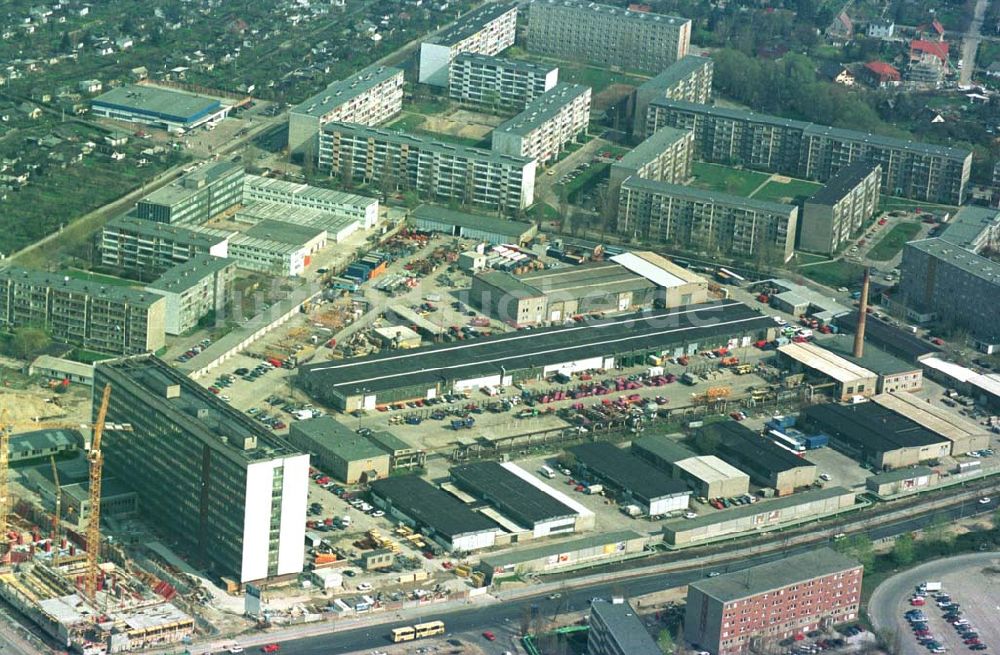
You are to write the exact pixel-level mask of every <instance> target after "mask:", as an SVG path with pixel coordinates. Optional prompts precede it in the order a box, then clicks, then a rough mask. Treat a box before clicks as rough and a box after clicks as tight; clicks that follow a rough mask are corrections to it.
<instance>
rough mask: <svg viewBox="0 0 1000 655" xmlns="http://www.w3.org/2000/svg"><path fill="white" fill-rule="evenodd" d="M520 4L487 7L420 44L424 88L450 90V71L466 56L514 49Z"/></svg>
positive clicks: (495, 4) (419, 79) (421, 76)
mask: <svg viewBox="0 0 1000 655" xmlns="http://www.w3.org/2000/svg"><path fill="white" fill-rule="evenodd" d="M516 32H517V3H516V2H503V3H492V2H491V3H487V4H485V5H483V6H481V7H479V8H478V9H476V10H474V11H471V12H469V13H467V14H465V15H464V16H462V17H461V18H459V19H458V20H457V21H455V22H454V23H453V24H452V25H451V26H450V27H448V28H446V29H444V30H443V31H441V32H438V33H437V34H435V35H434V36H432V37H431V38H430V39H428V40H427V41H424V42H423V43H421V44H420V70H419V73H418V76H417V80H418V81H419V82H421V83H422V84H431V85H433V86H441V87H447V86H448V69H449V67H450V66H451V62H452V60H454V59H455V57H457V56H458V55H459V54H460V53H462V52H476V53H479V54H481V55H491V56H492V55H498V54H500V53H501V52H503V51H504V50H506V49H507V48H509V47H511V46H512V45H514V37H515V34H516Z"/></svg>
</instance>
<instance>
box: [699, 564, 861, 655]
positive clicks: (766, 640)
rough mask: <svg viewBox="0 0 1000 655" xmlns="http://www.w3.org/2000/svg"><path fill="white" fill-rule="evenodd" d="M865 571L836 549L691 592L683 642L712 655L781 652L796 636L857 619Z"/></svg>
mask: <svg viewBox="0 0 1000 655" xmlns="http://www.w3.org/2000/svg"><path fill="white" fill-rule="evenodd" d="M863 571H864V567H863V566H861V564H859V563H858V562H856V561H854V560H852V559H851V558H849V557H847V556H846V555H841V554H840V553H838V552H836V551H834V550H833V549H832V548H826V547H824V548H817V549H815V550H812V551H809V552H806V553H802V554H799V555H792V556H790V557H785V558H783V559H780V560H776V561H774V562H768V563H766V564H760V565H758V566H753V567H751V568H749V569H747V570H745V571H739V572H736V573H727V574H725V575H720V576H717V577H714V578H707V579H704V580H697V581H695V582H692V583H691V584H690V585H689V586H688V595H687V609H686V610H685V613H684V639H685V640H686V641H688V642H689V643H693V644H698V645H699V647H701V648H704V649H706V650H708V651H709V652H710V653H712V655H743V654H745V653H752V652H766V651H767V650H768V649H771V648H777V647H778V642H779V641H782V640H783V639H786V638H788V637H794V636H795V635H797V634H801V633H804V632H809V631H812V630H816V629H817V628H820V627H821V626H827V625H835V624H838V623H844V622H847V621H852V620H855V619H857V618H858V608H859V605H860V603H861V577H862V574H863Z"/></svg>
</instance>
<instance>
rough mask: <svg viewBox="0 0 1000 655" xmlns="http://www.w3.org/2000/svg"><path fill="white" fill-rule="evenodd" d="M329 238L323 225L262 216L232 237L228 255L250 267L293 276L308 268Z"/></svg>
mask: <svg viewBox="0 0 1000 655" xmlns="http://www.w3.org/2000/svg"><path fill="white" fill-rule="evenodd" d="M326 240H327V239H326V230H324V229H323V228H320V227H315V226H309V225H295V224H293V223H282V222H280V221H269V220H263V221H260V222H259V223H257V224H255V225H254V226H253V227H251V228H250V229H249V230H247V231H245V232H242V233H241V234H238V235H236V236H234V237H233V238H232V239H231V240H230V242H229V256H230V257H231V258H232V259H233V261H235V262H236V265H237V266H238V267H240V268H243V269H246V270H248V271H259V272H261V273H267V274H269V275H280V276H284V277H290V276H294V275H302V273H304V272H305V270H306V267H308V266H309V265H310V264H311V263H312V256H313V255H314V254H315V253H316V252H318V251H319V250H321V249H323V248H325V247H326Z"/></svg>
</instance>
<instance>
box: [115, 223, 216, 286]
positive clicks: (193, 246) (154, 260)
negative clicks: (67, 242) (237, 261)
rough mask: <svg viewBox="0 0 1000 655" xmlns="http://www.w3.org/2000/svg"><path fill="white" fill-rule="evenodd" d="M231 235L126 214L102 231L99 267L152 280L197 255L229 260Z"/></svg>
mask: <svg viewBox="0 0 1000 655" xmlns="http://www.w3.org/2000/svg"><path fill="white" fill-rule="evenodd" d="M230 234H231V233H227V232H222V231H220V230H211V229H207V228H197V229H194V228H191V227H180V226H178V225H168V224H166V223H156V222H153V221H145V220H143V219H141V218H136V217H135V216H134V215H132V214H125V215H122V216H118V217H117V218H113V219H111V220H110V221H108V222H107V223H106V224H105V225H104V228H103V230H102V231H101V241H100V248H101V265H102V266H105V267H107V268H110V269H113V270H115V271H117V272H120V273H122V274H126V275H128V276H130V277H135V278H139V279H145V280H151V279H155V278H156V276H159V275H162V274H163V273H165V272H166V271H167V270H168V269H170V268H173V267H174V266H176V265H177V264H181V263H183V262H186V261H188V260H189V259H191V258H192V257H195V256H198V255H212V256H213V257H228V256H229V237H230Z"/></svg>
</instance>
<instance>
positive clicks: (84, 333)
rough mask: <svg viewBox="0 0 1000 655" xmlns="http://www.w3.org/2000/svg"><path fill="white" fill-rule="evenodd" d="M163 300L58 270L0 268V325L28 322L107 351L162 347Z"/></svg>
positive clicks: (75, 342)
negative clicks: (61, 272) (66, 274)
mask: <svg viewBox="0 0 1000 655" xmlns="http://www.w3.org/2000/svg"><path fill="white" fill-rule="evenodd" d="M165 311H166V300H165V299H164V298H163V296H160V295H157V294H155V293H150V292H149V291H143V290H142V289H135V288H132V287H124V286H114V285H102V284H100V283H98V282H90V281H85V280H78V279H75V278H71V277H69V276H64V275H60V274H59V273H45V272H42V271H31V270H28V269H25V268H17V267H12V268H7V269H4V270H2V271H0V329H3V330H5V331H7V332H9V331H11V330H14V329H17V328H19V327H25V326H32V327H38V328H42V329H43V330H45V331H46V332H47V333H48V334H49V335H50V336H51V337H52V338H53V339H54V340H56V341H60V342H63V343H68V344H71V345H74V346H79V347H81V348H86V349H87V350H94V351H97V352H102V353H111V354H113V355H135V354H138V353H145V352H150V351H156V350H158V349H160V348H162V347H163V346H164V343H165V339H164V322H165V316H164V313H165Z"/></svg>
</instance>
